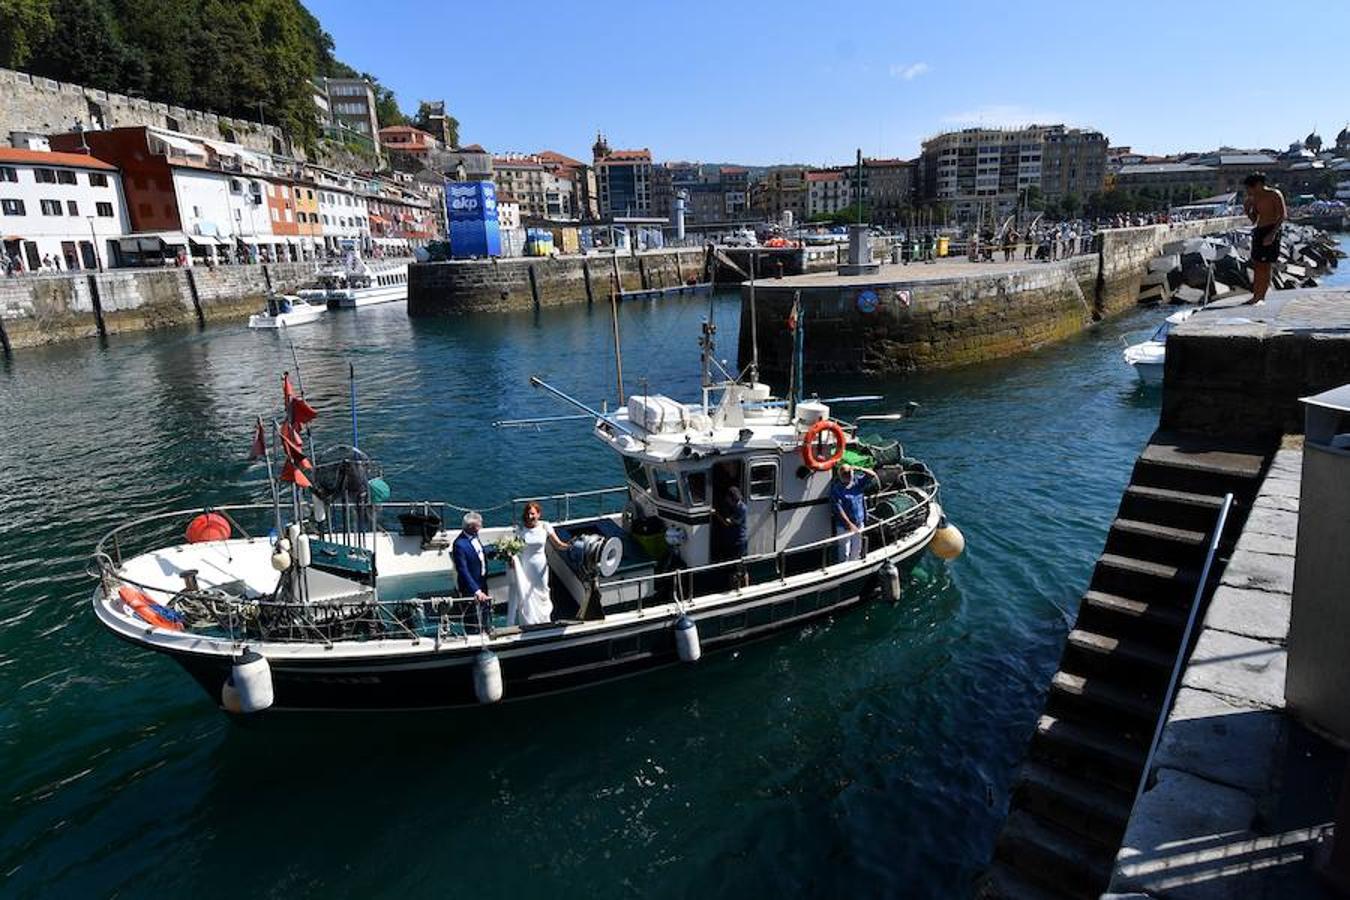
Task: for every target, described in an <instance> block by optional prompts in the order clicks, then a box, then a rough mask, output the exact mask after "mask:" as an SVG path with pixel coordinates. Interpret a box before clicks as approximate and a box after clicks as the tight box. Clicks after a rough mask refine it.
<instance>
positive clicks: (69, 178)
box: [56, 169, 75, 184]
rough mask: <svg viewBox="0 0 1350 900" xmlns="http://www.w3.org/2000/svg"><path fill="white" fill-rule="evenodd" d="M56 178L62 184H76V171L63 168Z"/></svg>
mask: <svg viewBox="0 0 1350 900" xmlns="http://www.w3.org/2000/svg"><path fill="white" fill-rule="evenodd" d="M56 180H57V181H58V182H60V183H61V184H74V183H75V173H74V172H71V171H68V170H66V169H61V170H59V171H58V172H57V173H56Z"/></svg>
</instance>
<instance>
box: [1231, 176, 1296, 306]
mask: <svg viewBox="0 0 1350 900" xmlns="http://www.w3.org/2000/svg"><path fill="white" fill-rule="evenodd" d="M1242 183H1243V185H1245V186H1246V188H1247V196H1246V198H1245V199H1244V200H1243V202H1242V209H1243V211H1244V212H1246V213H1247V218H1249V219H1251V220H1252V225H1254V226H1255V227H1254V228H1252V299H1250V300H1248V301H1247V302H1248V303H1250V304H1253V305H1255V304H1257V303H1263V302H1265V299H1266V291H1268V290H1270V264H1271V263H1273V262H1275V261H1277V260H1278V259H1279V258H1280V225H1282V224H1283V223H1284V219H1285V215H1286V212H1287V211H1286V209H1285V205H1284V195H1283V194H1281V193H1280V192H1279V191H1278V190H1276V189H1275V188H1272V187H1266V173H1265V172H1253V173H1252V174H1250V175H1248V176H1247V177H1246V178H1244V179H1242Z"/></svg>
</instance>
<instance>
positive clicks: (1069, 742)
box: [1031, 715, 1152, 791]
mask: <svg viewBox="0 0 1350 900" xmlns="http://www.w3.org/2000/svg"><path fill="white" fill-rule="evenodd" d="M1149 737H1150V739H1151V738H1152V735H1151V734H1150V735H1149ZM1146 755H1147V752H1146V750H1145V749H1144V748H1143V746H1142V745H1141V744H1140V743H1136V742H1134V741H1130V740H1126V739H1124V738H1122V737H1120V736H1119V735H1115V734H1112V733H1110V732H1107V731H1104V730H1102V729H1100V728H1097V727H1095V726H1093V725H1090V724H1087V723H1083V722H1073V721H1068V720H1066V719H1061V718H1059V717H1057V716H1052V715H1042V716H1041V717H1040V719H1039V720H1038V721H1037V722H1036V734H1035V736H1034V737H1033V738H1032V745H1031V758H1032V759H1035V760H1037V761H1038V762H1043V763H1045V764H1046V765H1048V766H1050V767H1051V768H1061V769H1067V768H1072V769H1073V770H1074V771H1075V772H1076V773H1077V774H1079V775H1080V776H1082V777H1088V778H1094V779H1096V780H1099V781H1104V782H1107V783H1108V784H1110V785H1112V786H1114V787H1116V788H1120V789H1122V790H1127V791H1133V790H1134V789H1135V788H1136V787H1137V786H1138V784H1139V775H1140V773H1141V770H1142V769H1143V767H1144V757H1145V756H1146Z"/></svg>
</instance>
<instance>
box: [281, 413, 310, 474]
mask: <svg viewBox="0 0 1350 900" xmlns="http://www.w3.org/2000/svg"><path fill="white" fill-rule="evenodd" d="M280 434H281V447H282V449H283V450H285V451H286V459H288V460H290V462H291V463H293V464H294V465H296V466H298V467H300V468H301V469H312V468H314V466H312V465H311V464H310V462H309V460H308V459H305V444H304V441H303V440H302V439H301V437H300V431H299V429H296V428H292V427H291V424H290V423H289V422H287V423H286V424H284V425H282V426H281V432H280Z"/></svg>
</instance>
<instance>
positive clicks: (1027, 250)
mask: <svg viewBox="0 0 1350 900" xmlns="http://www.w3.org/2000/svg"><path fill="white" fill-rule="evenodd" d="M1035 251H1036V230H1035V229H1034V228H1028V229H1027V236H1026V238H1025V243H1023V245H1022V259H1024V260H1030V259H1031V255H1032V253H1034V252H1035Z"/></svg>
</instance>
